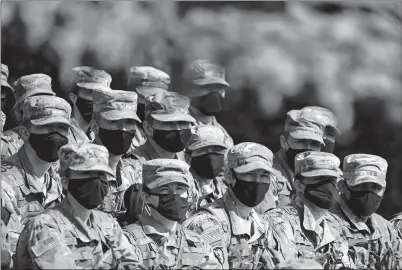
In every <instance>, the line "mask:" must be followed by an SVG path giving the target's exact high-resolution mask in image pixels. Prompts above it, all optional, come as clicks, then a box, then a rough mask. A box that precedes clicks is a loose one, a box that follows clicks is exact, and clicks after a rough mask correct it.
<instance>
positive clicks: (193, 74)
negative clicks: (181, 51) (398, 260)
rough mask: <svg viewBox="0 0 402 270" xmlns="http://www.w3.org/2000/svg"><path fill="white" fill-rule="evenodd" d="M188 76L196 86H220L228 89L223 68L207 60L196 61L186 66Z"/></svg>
mask: <svg viewBox="0 0 402 270" xmlns="http://www.w3.org/2000/svg"><path fill="white" fill-rule="evenodd" d="M187 73H188V76H189V78H190V79H191V80H192V82H193V83H194V84H196V85H208V84H221V85H224V86H226V87H229V86H230V84H229V83H228V82H227V81H226V80H225V68H224V67H222V66H220V65H217V64H215V63H212V62H211V61H210V60H208V59H198V60H195V61H193V62H191V63H189V66H188V71H187Z"/></svg>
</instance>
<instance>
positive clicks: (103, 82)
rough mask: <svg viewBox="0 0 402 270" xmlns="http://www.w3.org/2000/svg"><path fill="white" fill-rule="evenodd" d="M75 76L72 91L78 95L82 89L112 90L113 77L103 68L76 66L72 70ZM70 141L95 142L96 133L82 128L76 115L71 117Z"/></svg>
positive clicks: (89, 90)
mask: <svg viewBox="0 0 402 270" xmlns="http://www.w3.org/2000/svg"><path fill="white" fill-rule="evenodd" d="M72 73H73V76H72V80H71V84H72V86H71V93H73V94H75V95H77V94H78V91H79V90H80V89H84V90H86V91H88V92H92V91H93V90H104V91H110V90H111V89H110V84H111V82H112V77H111V76H110V75H109V74H108V73H107V72H105V71H103V70H97V69H94V68H92V67H87V66H82V67H75V68H73V70H72ZM68 139H69V142H79V141H87V142H93V140H94V139H95V134H94V133H93V131H92V130H91V129H90V128H88V129H87V130H85V131H84V130H82V128H81V127H80V125H79V124H78V122H77V120H76V119H75V117H74V116H73V117H71V129H70V134H69V137H68Z"/></svg>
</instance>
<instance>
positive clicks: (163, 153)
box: [147, 136, 176, 159]
mask: <svg viewBox="0 0 402 270" xmlns="http://www.w3.org/2000/svg"><path fill="white" fill-rule="evenodd" d="M147 140H148V141H149V143H150V144H151V146H152V147H153V148H154V149H155V151H156V152H157V153H158V155H159V158H171V159H174V157H175V155H176V153H172V152H168V151H166V150H164V149H162V147H160V146H159V145H158V144H157V143H156V142H155V140H154V139H153V138H152V137H151V136H148V138H147Z"/></svg>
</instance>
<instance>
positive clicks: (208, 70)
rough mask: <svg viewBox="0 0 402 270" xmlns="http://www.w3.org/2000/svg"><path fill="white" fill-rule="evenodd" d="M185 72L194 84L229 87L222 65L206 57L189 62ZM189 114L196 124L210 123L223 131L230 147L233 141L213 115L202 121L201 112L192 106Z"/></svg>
mask: <svg viewBox="0 0 402 270" xmlns="http://www.w3.org/2000/svg"><path fill="white" fill-rule="evenodd" d="M187 72H188V73H189V74H188V76H189V77H190V78H191V80H192V83H193V84H194V85H198V86H199V85H208V84H220V85H223V86H225V87H230V85H229V83H228V82H227V81H226V80H225V69H224V67H222V66H219V65H217V64H214V63H211V62H210V61H209V60H206V59H199V60H196V61H193V62H192V63H190V64H189V67H188V70H187ZM190 114H191V115H192V116H193V117H194V118H195V119H196V121H197V122H196V124H197V125H212V126H215V127H218V128H220V129H222V131H223V132H224V133H225V143H226V146H227V148H228V149H230V148H232V147H233V145H234V143H233V139H232V137H231V136H230V135H229V133H227V131H226V129H225V128H224V127H223V126H221V125H220V124H219V123H218V121H217V120H216V118H215V116H211V117H210V120H209V122H208V123H203V122H201V120H200V117H202V116H204V115H203V113H202V112H200V111H199V110H197V109H196V108H194V107H190Z"/></svg>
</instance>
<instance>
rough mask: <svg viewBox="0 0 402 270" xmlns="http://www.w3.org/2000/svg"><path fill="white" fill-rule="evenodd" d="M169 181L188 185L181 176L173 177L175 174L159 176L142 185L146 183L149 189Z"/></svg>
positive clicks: (169, 182)
mask: <svg viewBox="0 0 402 270" xmlns="http://www.w3.org/2000/svg"><path fill="white" fill-rule="evenodd" d="M171 183H181V184H184V185H186V186H188V187H190V185H189V184H188V182H187V181H186V180H185V179H184V178H183V177H175V176H172V177H163V178H159V179H157V180H156V181H151V182H150V183H144V185H146V186H147V187H148V188H149V189H154V188H157V187H161V186H164V185H167V184H171Z"/></svg>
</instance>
